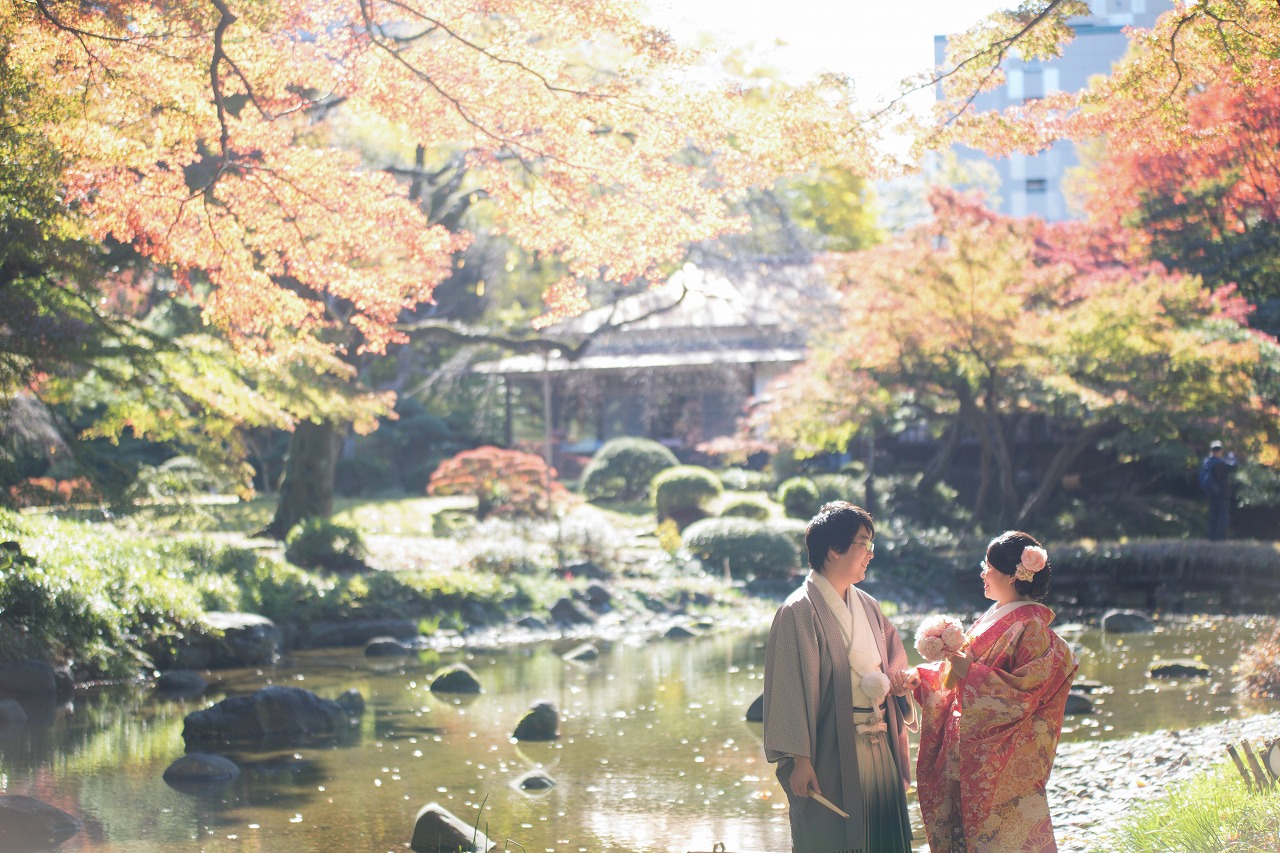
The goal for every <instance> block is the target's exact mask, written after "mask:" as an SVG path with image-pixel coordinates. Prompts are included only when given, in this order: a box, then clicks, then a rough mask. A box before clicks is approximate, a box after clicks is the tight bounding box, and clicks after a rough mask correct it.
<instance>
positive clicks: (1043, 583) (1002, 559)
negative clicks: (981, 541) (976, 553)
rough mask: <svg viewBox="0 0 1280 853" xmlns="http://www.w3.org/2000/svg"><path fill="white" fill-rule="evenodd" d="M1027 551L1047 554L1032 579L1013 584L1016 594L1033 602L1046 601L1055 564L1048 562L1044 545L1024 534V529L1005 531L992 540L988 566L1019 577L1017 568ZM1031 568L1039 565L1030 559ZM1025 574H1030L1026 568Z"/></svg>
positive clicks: (988, 550) (988, 547) (989, 548)
mask: <svg viewBox="0 0 1280 853" xmlns="http://www.w3.org/2000/svg"><path fill="white" fill-rule="evenodd" d="M1028 548H1036V549H1039V551H1040V552H1041V553H1042V554H1044V555H1045V557H1044V565H1043V567H1041V568H1040V569H1038V570H1033V572H1034V573H1033V574H1031V580H1021V579H1018V580H1015V581H1014V582H1013V588H1014V591H1016V592H1017V593H1018V595H1021V596H1023V597H1024V598H1029V599H1031V600H1032V601H1043V600H1044V597H1045V596H1046V595H1048V594H1049V579H1050V578H1051V577H1052V575H1053V564H1052V563H1051V562H1050V561H1049V559H1048V554H1047V552H1045V551H1044V546H1043V545H1041V544H1040V543H1039V542H1037V541H1036V540H1035V538H1034V537H1032V536H1029V535H1028V534H1026V533H1023V532H1022V531H1021V530H1006V531H1005V532H1004V533H1001V534H1000V535H999V536H997V537H996V538H995V539H992V540H991V544H990V545H988V546H987V563H989V564H990V565H991V567H992V568H993V569H995V570H996V571H998V572H1000V573H1001V574H1004V575H1015V576H1016V575H1017V574H1018V565H1019V564H1020V563H1022V562H1023V553H1024V552H1025V551H1026V550H1027V549H1028ZM1028 564H1029V565H1037V564H1038V561H1036V560H1035V559H1034V558H1029V560H1028ZM1023 574H1027V572H1026V570H1025V569H1024V571H1023Z"/></svg>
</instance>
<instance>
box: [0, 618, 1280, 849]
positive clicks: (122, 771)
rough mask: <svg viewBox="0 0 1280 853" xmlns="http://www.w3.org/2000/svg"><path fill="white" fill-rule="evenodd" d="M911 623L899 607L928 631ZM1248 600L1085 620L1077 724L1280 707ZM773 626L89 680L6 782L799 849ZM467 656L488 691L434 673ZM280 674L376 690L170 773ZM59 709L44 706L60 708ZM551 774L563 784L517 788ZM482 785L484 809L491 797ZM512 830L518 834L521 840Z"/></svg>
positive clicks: (238, 815) (138, 834) (243, 830)
mask: <svg viewBox="0 0 1280 853" xmlns="http://www.w3.org/2000/svg"><path fill="white" fill-rule="evenodd" d="M911 630H912V626H910V625H909V624H906V625H904V626H903V633H904V635H906V636H910V632H911ZM1258 630H1259V627H1258V626H1257V625H1255V624H1253V623H1252V622H1251V621H1250V620H1247V619H1185V620H1181V621H1175V622H1167V621H1166V622H1165V623H1163V624H1162V625H1161V626H1160V628H1159V630H1158V631H1157V632H1156V633H1154V634H1149V635H1125V636H1116V635H1103V634H1101V633H1100V632H1098V631H1096V630H1093V629H1089V628H1085V627H1079V628H1074V629H1073V628H1067V627H1065V626H1064V635H1065V636H1066V637H1067V638H1068V640H1069V641H1070V642H1071V643H1072V644H1073V647H1074V648H1075V649H1076V650H1077V653H1078V654H1079V656H1080V661H1081V667H1080V677H1081V678H1087V679H1092V680H1095V681H1098V682H1100V683H1101V684H1102V685H1103V687H1102V688H1101V689H1100V690H1098V691H1096V692H1095V693H1094V697H1093V698H1094V701H1095V705H1096V707H1097V711H1098V712H1097V713H1096V714H1093V715H1089V716H1087V717H1085V716H1082V717H1073V718H1070V720H1069V725H1068V731H1067V732H1066V734H1065V735H1064V737H1065V738H1067V739H1082V738H1083V739H1087V738H1113V737H1120V736H1123V735H1126V734H1129V733H1133V732H1136V731H1149V730H1152V729H1156V728H1170V729H1173V728H1184V727H1188V726H1193V725H1198V724H1201V723H1206V722H1213V721H1217V720H1220V719H1222V718H1223V717H1224V716H1243V715H1246V714H1249V713H1253V712H1258V711H1265V710H1272V709H1274V708H1275V707H1276V705H1275V704H1274V703H1273V704H1270V705H1268V704H1266V703H1258V702H1253V701H1251V700H1248V699H1246V698H1245V697H1243V696H1242V695H1240V694H1237V693H1234V692H1233V690H1232V688H1233V683H1232V680H1231V678H1230V673H1229V670H1230V666H1231V664H1232V663H1234V661H1235V657H1236V655H1237V654H1238V653H1239V651H1240V649H1241V647H1242V646H1243V645H1244V644H1245V643H1246V642H1247V641H1248V640H1249V639H1251V638H1252V637H1253V636H1255V635H1256V633H1257V632H1258ZM763 640H764V632H763V630H760V631H757V632H752V633H747V634H742V635H738V636H727V635H726V636H710V637H703V638H700V639H695V640H686V641H680V642H672V641H655V642H649V643H640V642H636V643H619V642H615V643H608V642H600V643H597V647H598V649H599V652H600V653H599V657H598V658H597V659H596V660H590V661H573V662H568V661H564V660H562V659H561V654H563V653H564V652H565V651H567V650H568V648H569V647H570V646H572V645H575V644H568V645H566V647H564V648H560V647H559V646H558V645H551V644H549V645H545V646H541V647H537V648H520V649H510V650H485V651H483V652H476V653H471V654H467V653H461V652H459V653H449V654H437V653H429V654H424V655H421V656H418V657H411V658H406V659H402V660H397V661H395V662H389V661H388V660H387V659H385V658H380V659H376V660H374V661H368V660H366V659H365V658H364V657H363V656H362V655H361V654H360V653H359V652H357V651H343V652H330V653H306V654H301V655H298V656H296V657H294V658H293V659H291V660H289V661H287V662H286V663H284V664H282V665H281V666H278V667H275V668H272V669H262V670H245V671H235V672H215V673H213V674H211V675H210V676H209V678H210V686H209V688H208V691H207V692H206V693H205V695H203V696H200V697H198V698H186V699H183V698H180V697H179V698H174V697H162V696H160V695H158V694H155V693H153V692H152V691H150V690H148V689H145V688H140V687H128V688H112V689H110V690H102V691H97V692H94V693H89V694H86V693H83V692H78V693H77V694H76V696H75V699H74V702H73V703H72V704H71V705H70V706H66V707H61V708H55V709H53V710H52V711H48V712H47V713H46V714H45V716H44V718H43V720H42V721H41V722H38V723H35V724H29V725H28V726H26V727H24V728H23V729H22V731H21V732H19V733H18V734H17V735H16V736H13V737H10V738H9V739H7V740H3V741H0V787H3V788H4V789H5V792H6V793H12V794H26V795H28V796H33V797H37V798H39V799H41V800H44V801H45V802H47V803H50V804H51V805H55V806H58V807H59V808H61V809H63V810H64V811H67V812H69V813H70V814H73V815H75V816H77V817H79V818H80V819H81V820H82V821H84V823H85V830H84V831H83V832H81V833H80V834H79V835H77V836H76V837H74V838H73V839H71V840H70V841H68V842H66V843H65V844H64V845H62V847H60V848H58V849H59V850H66V851H110V853H115V851H121V853H123V851H129V853H159V851H166V853H168V851H223V850H226V851H231V850H235V851H241V850H263V851H267V850H270V851H278V850H284V849H288V850H291V851H326V853H331V851H361V853H363V851H380V850H387V851H397V853H401V852H402V851H404V850H405V849H407V844H408V841H409V838H410V837H411V835H412V831H413V820H414V816H415V815H416V814H417V812H418V810H419V809H420V808H421V807H422V806H423V805H424V804H425V803H427V802H431V801H436V802H439V803H440V804H441V805H443V806H444V807H445V808H447V809H449V810H450V811H452V812H453V813H454V814H456V815H457V816H458V817H459V818H461V819H462V820H464V821H466V822H468V823H475V824H478V826H479V828H480V830H481V831H483V832H485V833H487V834H488V835H489V836H490V837H492V838H495V839H497V840H498V841H499V842H500V843H501V842H502V841H504V840H509V841H511V842H517V843H518V844H519V845H521V846H523V847H524V848H525V849H527V850H530V851H545V852H546V853H555V851H569V853H573V851H591V853H599V851H614V850H617V851H621V850H626V851H686V850H710V849H711V847H712V845H713V844H714V843H716V842H724V843H725V844H726V846H727V847H728V849H729V850H784V849H787V848H788V846H789V834H788V829H787V820H786V800H785V797H784V796H783V795H782V791H781V789H780V788H779V787H778V785H777V783H776V781H775V780H774V779H773V776H772V774H771V772H770V770H771V768H770V767H769V765H768V764H767V763H766V762H765V761H764V756H763V752H762V747H761V743H760V726H759V724H750V723H746V722H745V721H744V719H743V717H744V714H745V712H746V709H747V707H748V706H749V705H750V704H751V702H752V700H754V699H755V697H756V696H757V695H758V694H759V692H760V690H761V687H762V683H763V668H762V663H761V661H762V658H763ZM1174 657H1189V658H1198V659H1200V660H1202V661H1204V662H1205V663H1207V664H1209V665H1210V667H1211V668H1212V669H1213V672H1214V673H1215V674H1214V676H1213V677H1212V678H1210V679H1207V680H1202V679H1195V680H1181V681H1155V680H1153V679H1151V678H1149V677H1148V676H1147V671H1148V669H1149V668H1150V665H1151V663H1152V662H1153V661H1155V660H1161V659H1169V658H1174ZM454 662H464V663H466V664H467V665H468V666H469V667H471V668H472V669H473V670H474V671H475V672H476V673H477V675H478V676H479V678H480V680H481V682H482V684H483V686H484V690H485V692H484V693H483V694H481V695H479V696H438V695H436V694H432V693H431V692H430V691H429V690H428V689H427V687H428V685H429V684H430V681H431V676H432V674H433V673H434V672H435V670H436V669H438V668H439V667H440V666H442V665H444V664H448V663H454ZM267 684H283V685H290V686H298V687H305V688H307V689H309V690H312V691H315V692H316V693H317V694H319V695H321V696H325V697H329V698H334V697H337V696H338V695H339V694H341V693H342V692H344V691H346V690H347V689H349V688H352V687H354V688H356V689H358V690H359V691H360V692H361V694H362V695H363V696H364V697H365V699H366V700H367V709H366V711H365V714H364V715H363V717H362V718H361V719H360V721H359V724H358V728H357V729H356V731H354V732H352V733H351V736H350V737H344V738H342V739H341V741H340V742H338V741H335V742H329V743H320V744H309V745H307V746H305V747H301V746H299V747H294V748H281V747H279V746H276V747H274V748H259V749H248V748H243V747H237V748H236V749H235V750H234V751H228V752H225V753H223V754H225V755H226V757H228V758H230V759H231V760H233V761H234V762H235V763H236V764H237V765H238V766H239V767H240V769H241V775H240V777H239V778H237V779H235V780H233V781H231V782H229V783H226V784H224V785H222V786H220V787H218V788H216V789H210V790H207V791H205V792H203V793H202V795H200V796H193V795H191V794H188V793H183V792H180V791H177V790H174V789H173V788H171V787H169V786H168V785H166V784H165V782H164V781H163V778H162V774H163V773H164V770H165V768H166V767H167V766H168V765H169V764H170V763H172V762H173V761H174V760H175V759H176V758H177V757H179V756H180V755H182V754H183V743H182V737H181V733H182V721H183V717H184V716H185V715H186V714H187V713H189V712H191V711H194V710H198V709H201V708H204V707H207V706H208V705H210V704H212V703H213V702H216V701H218V700H219V699H222V698H224V697H226V696H229V695H240V694H244V693H248V692H251V691H253V690H256V689H258V688H260V687H263V686H265V685H267ZM544 700H546V701H551V702H553V703H555V705H556V706H557V707H558V708H559V710H560V714H561V726H560V730H561V737H560V739H559V740H557V741H554V742H548V743H527V742H516V741H513V740H512V738H511V732H512V731H513V729H514V727H515V725H516V723H517V722H518V720H519V718H520V717H521V716H522V715H523V714H524V713H525V712H526V711H527V710H528V709H529V708H530V707H532V706H533V705H534V704H535V703H537V702H539V701H544ZM46 710H47V709H46ZM535 770H536V771H540V772H542V773H544V774H546V775H547V776H549V777H550V778H551V779H553V780H554V781H555V785H554V787H551V788H549V789H545V790H540V791H536V792H531V791H525V790H521V789H520V788H519V787H518V785H517V784H515V783H516V782H517V780H518V779H519V778H520V777H521V776H523V775H524V774H526V773H528V772H530V771H535ZM482 804H483V809H482ZM508 849H511V850H517V849H520V848H519V847H517V846H516V844H515V843H512V844H509V845H508Z"/></svg>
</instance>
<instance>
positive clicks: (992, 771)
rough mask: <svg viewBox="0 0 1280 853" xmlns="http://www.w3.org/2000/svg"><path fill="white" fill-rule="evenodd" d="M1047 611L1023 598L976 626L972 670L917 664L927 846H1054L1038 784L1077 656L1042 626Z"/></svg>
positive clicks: (977, 851) (993, 852) (980, 849)
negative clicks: (952, 672)
mask: <svg viewBox="0 0 1280 853" xmlns="http://www.w3.org/2000/svg"><path fill="white" fill-rule="evenodd" d="M1053 617H1054V614H1053V611H1052V610H1050V609H1049V608H1048V607H1045V606H1044V605H1043V604H1039V603H1037V602H1031V601H1028V602H1021V603H1020V605H1019V606H1018V607H1016V608H1013V609H1012V610H1010V611H1007V612H1005V613H1004V614H1003V615H1002V616H1000V618H998V619H997V620H996V621H995V622H994V623H992V624H990V625H988V626H986V627H985V628H982V629H981V632H980V633H977V634H974V630H975V629H976V628H978V627H979V626H977V625H975V626H974V628H970V629H969V637H970V644H969V652H970V654H971V656H972V657H973V662H972V663H971V664H970V667H969V674H968V675H967V676H966V677H965V678H964V679H963V680H962V681H960V683H959V684H958V685H957V686H956V687H955V688H954V689H948V688H946V687H945V686H944V684H943V677H944V672H945V667H946V664H945V662H943V663H927V664H922V665H921V666H920V667H919V668H918V670H917V671H918V672H919V673H920V686H919V687H918V688H916V694H915V695H916V699H917V701H918V702H919V703H920V706H921V709H922V714H921V722H920V751H919V755H918V757H917V760H916V784H917V786H918V791H919V798H920V811H921V813H922V814H923V816H924V826H925V833H926V835H927V836H928V838H929V847H930V849H931V850H932V851H933V853H961V851H967V853H1004V852H1005V851H1019V853H1022V851H1037V853H1040V852H1041V851H1056V850H1057V849H1058V848H1057V843H1056V842H1055V841H1054V837H1053V824H1052V823H1051V821H1050V819H1049V802H1048V800H1047V799H1046V798H1045V785H1046V784H1047V783H1048V781H1049V771H1050V769H1051V768H1052V767H1053V758H1054V755H1055V754H1056V753H1057V750H1058V739H1059V737H1061V735H1062V717H1063V712H1064V710H1065V708H1066V704H1067V691H1068V690H1070V688H1071V682H1072V680H1073V679H1074V678H1075V674H1076V669H1077V666H1078V663H1077V661H1076V659H1075V655H1073V654H1072V652H1071V650H1070V649H1069V648H1068V647H1067V644H1066V643H1065V642H1064V641H1063V640H1062V638H1061V637H1059V636H1058V635H1057V634H1055V633H1054V632H1053V631H1052V630H1050V628H1049V623H1050V622H1052V621H1053Z"/></svg>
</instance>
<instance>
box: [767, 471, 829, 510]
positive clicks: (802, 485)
mask: <svg viewBox="0 0 1280 853" xmlns="http://www.w3.org/2000/svg"><path fill="white" fill-rule="evenodd" d="M778 503H780V504H782V511H783V512H785V513H786V514H787V517H788V518H804V519H808V518H813V517H814V516H815V515H817V514H818V510H819V509H820V508H821V507H822V495H821V494H820V493H819V492H818V487H817V486H816V485H815V484H814V482H813V480H810V479H809V478H808V477H792V478H790V479H788V480H784V481H783V482H782V483H781V484H780V485H779V486H778Z"/></svg>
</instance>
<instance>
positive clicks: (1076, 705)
mask: <svg viewBox="0 0 1280 853" xmlns="http://www.w3.org/2000/svg"><path fill="white" fill-rule="evenodd" d="M1093 712H1094V710H1093V700H1092V699H1090V698H1089V696H1088V695H1087V694H1085V693H1083V692H1077V691H1076V690H1075V689H1072V690H1071V692H1069V693H1068V694H1067V707H1066V710H1065V711H1064V713H1066V714H1092V713H1093Z"/></svg>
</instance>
